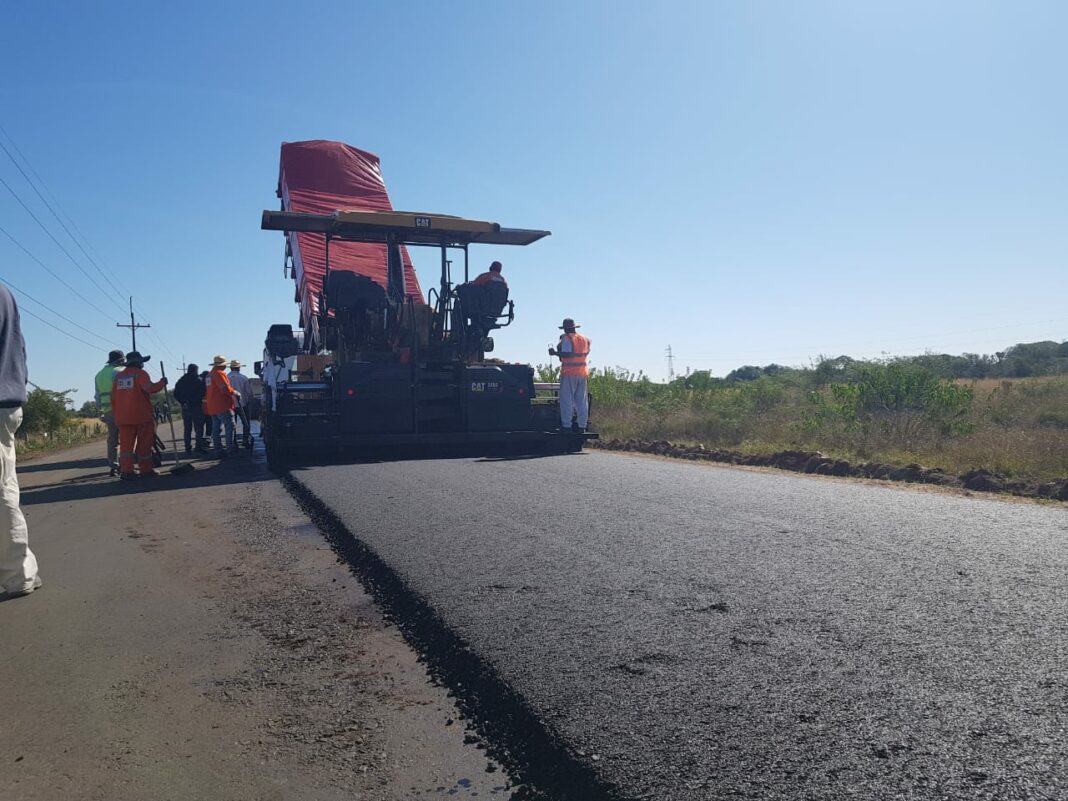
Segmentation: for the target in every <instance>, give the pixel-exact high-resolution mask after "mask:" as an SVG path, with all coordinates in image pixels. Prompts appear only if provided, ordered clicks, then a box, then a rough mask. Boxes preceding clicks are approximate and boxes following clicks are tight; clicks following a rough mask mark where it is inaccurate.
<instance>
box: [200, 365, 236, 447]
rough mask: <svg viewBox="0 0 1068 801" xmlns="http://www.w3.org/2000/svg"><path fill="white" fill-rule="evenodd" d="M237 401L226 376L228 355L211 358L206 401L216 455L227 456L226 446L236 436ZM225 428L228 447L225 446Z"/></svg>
mask: <svg viewBox="0 0 1068 801" xmlns="http://www.w3.org/2000/svg"><path fill="white" fill-rule="evenodd" d="M235 403H236V399H235V393H234V388H233V387H232V386H231V385H230V379H228V378H227V377H226V357H225V356H216V357H215V358H214V359H212V360H211V374H210V375H209V376H208V393H207V397H206V399H205V401H204V405H205V411H206V412H207V413H208V415H209V416H210V417H211V441H212V444H213V445H214V446H215V455H216V456H218V457H219V458H220V459H224V458H226V453H227V451H226V447H229V445H230V440H232V439H233V437H234V406H235ZM224 429H225V434H226V447H224V446H223V439H222V438H223V433H224Z"/></svg>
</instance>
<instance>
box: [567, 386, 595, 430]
mask: <svg viewBox="0 0 1068 801" xmlns="http://www.w3.org/2000/svg"><path fill="white" fill-rule="evenodd" d="M571 415H575V417H577V418H578V419H577V420H576V422H577V423H578V427H579V428H585V427H586V424H587V423H588V422H589V417H590V399H589V396H588V395H587V394H586V376H584V375H562V376H560V423H561V425H563V427H564V428H571Z"/></svg>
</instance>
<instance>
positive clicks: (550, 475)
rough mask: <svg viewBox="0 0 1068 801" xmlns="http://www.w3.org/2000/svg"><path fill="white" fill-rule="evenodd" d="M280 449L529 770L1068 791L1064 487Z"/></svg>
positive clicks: (790, 795)
mask: <svg viewBox="0 0 1068 801" xmlns="http://www.w3.org/2000/svg"><path fill="white" fill-rule="evenodd" d="M291 476H292V478H291V480H290V486H291V488H292V489H294V490H295V491H296V492H297V494H298V496H299V497H300V498H301V500H302V502H303V504H304V506H305V508H306V509H310V510H311V511H312V512H313V514H314V515H316V516H317V518H318V520H319V522H320V524H321V525H324V526H326V527H327V528H330V529H331V530H332V531H333V535H334V536H335V538H336V539H337V540H338V542H339V543H341V547H342V548H343V549H344V548H349V549H350V550H351V551H352V552H353V554H352V556H353V561H354V562H355V563H357V564H363V565H365V567H364V568H362V569H363V572H364V573H365V574H366V575H365V576H364V577H365V579H367V580H368V581H369V583H370V584H371V585H373V586H374V587H375V588H376V591H377V595H378V597H379V599H380V600H384V601H385V602H386V605H387V608H389V609H390V611H391V612H392V613H393V614H394V615H395V617H396V618H397V619H399V620H400V622H401V624H402V626H405V627H406V628H407V630H408V632H409V636H410V637H414V638H415V639H416V640H422V644H423V647H424V648H425V650H426V651H427V653H428V657H427V658H428V661H429V662H430V663H431V666H432V668H434V667H436V669H437V670H438V671H439V672H441V673H443V674H444V675H445V680H446V682H449V683H451V686H452V687H453V689H454V691H455V692H456V694H457V695H458V696H459V697H460V698H461V699H462V703H465V704H466V705H467V708H468V709H469V710H471V711H473V714H475V715H476V716H478V717H480V718H481V719H482V731H483V732H489V733H490V734H491V735H493V736H491V737H489V738H488V739H491V740H492V739H494V738H496V739H497V740H498V742H503V743H504V744H505V748H504V749H503V750H508V751H510V752H511V754H510V756H509V755H508V754H506V755H505V760H506V761H508V760H509V759H510V760H511V761H512V762H513V763H514V762H516V761H518V762H519V763H520V770H521V772H523V773H525V775H526V776H528V777H532V778H534V779H535V780H536V783H537V784H539V785H540V786H541V787H542V788H543V790H544V792H545V797H549V798H554V799H596V798H622V799H636V798H655V799H721V798H754V799H755V798H760V799H834V798H849V797H856V798H863V799H897V798H909V799H1065V798H1068V732H1066V729H1068V593H1066V589H1068V514H1066V511H1065V509H1064V508H1063V507H1061V506H1038V505H1032V504H1022V503H1013V502H1006V501H992V500H986V499H978V498H969V497H962V496H960V495H953V494H949V493H944V492H937V493H936V492H925V491H919V490H911V489H904V488H897V487H885V486H879V485H874V484H870V483H867V484H866V483H858V482H851V481H843V480H834V479H823V478H814V477H805V476H797V475H793V474H779V473H774V472H757V471H749V470H739V469H729V468H722V467H717V466H708V465H692V464H686V463H675V462H669V461H665V460H658V459H650V458H642V457H623V456H617V455H610V454H600V453H586V454H581V455H575V456H560V457H553V458H544V459H525V460H524V459H517V460H492V459H466V460H465V459H454V460H428V461H403V462H402V461H397V462H383V463H375V464H357V465H328V466H314V467H305V468H302V469H295V470H294V471H292V474H291ZM350 537H351V538H352V539H349V538H350ZM356 557H359V558H356ZM368 564H369V565H370V566H369V567H368V566H367V565H368ZM491 751H492V749H491Z"/></svg>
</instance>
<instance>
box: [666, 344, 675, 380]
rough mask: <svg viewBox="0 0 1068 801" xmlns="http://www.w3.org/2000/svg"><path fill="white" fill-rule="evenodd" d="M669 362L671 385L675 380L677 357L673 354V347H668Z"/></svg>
mask: <svg viewBox="0 0 1068 801" xmlns="http://www.w3.org/2000/svg"><path fill="white" fill-rule="evenodd" d="M667 360H668V383H669V384H670V383H671V382H672V381H674V380H675V355H674V354H673V353H672V352H671V345H668V346H667Z"/></svg>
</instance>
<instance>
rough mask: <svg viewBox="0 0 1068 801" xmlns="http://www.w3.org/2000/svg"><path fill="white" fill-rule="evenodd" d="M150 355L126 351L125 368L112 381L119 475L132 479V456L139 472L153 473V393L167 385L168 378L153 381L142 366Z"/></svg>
mask: <svg viewBox="0 0 1068 801" xmlns="http://www.w3.org/2000/svg"><path fill="white" fill-rule="evenodd" d="M150 358H152V357H151V356H142V355H141V354H140V353H138V352H137V351H136V350H132V351H130V352H129V353H127V354H126V369H125V370H122V371H121V372H119V373H116V374H115V380H114V381H113V382H112V385H111V406H112V409H113V410H114V412H115V422H116V423H117V424H118V426H119V478H123V479H131V478H134V477H135V474H134V460H135V458H136V460H137V468H138V470H139V471H140V473H141V475H142V476H154V475H156V469H155V467H156V466H155V465H154V464H153V462H152V445H153V444H154V443H155V441H156V413H155V410H154V409H153V408H152V395H154V394H155V393H157V392H160V391H162V390H163V388H164V387H166V386H167V379H166V378H161V379H160V380H159V381H156V382H155V383H153V381H152V379H151V378H149V377H148V373H146V372H145V370H144V366H145V362H147V361H148V360H149V359H150Z"/></svg>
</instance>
